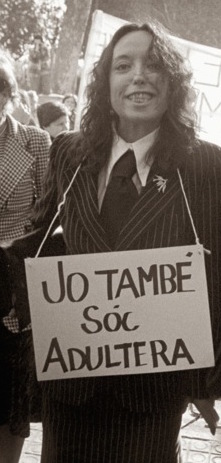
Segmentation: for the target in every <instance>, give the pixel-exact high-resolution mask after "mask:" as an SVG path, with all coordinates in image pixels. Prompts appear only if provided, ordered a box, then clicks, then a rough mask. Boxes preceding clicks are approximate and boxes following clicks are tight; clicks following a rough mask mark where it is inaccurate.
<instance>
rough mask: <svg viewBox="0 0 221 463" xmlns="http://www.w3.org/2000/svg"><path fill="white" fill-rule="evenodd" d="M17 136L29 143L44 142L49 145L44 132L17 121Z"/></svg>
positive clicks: (49, 142) (46, 134) (49, 141)
mask: <svg viewBox="0 0 221 463" xmlns="http://www.w3.org/2000/svg"><path fill="white" fill-rule="evenodd" d="M17 127H18V136H19V137H21V138H25V139H27V140H30V141H32V140H33V141H40V140H44V141H46V142H47V144H49V145H50V144H51V140H50V136H49V134H48V132H46V130H43V129H41V128H40V127H37V126H34V125H25V124H21V123H20V122H18V121H17Z"/></svg>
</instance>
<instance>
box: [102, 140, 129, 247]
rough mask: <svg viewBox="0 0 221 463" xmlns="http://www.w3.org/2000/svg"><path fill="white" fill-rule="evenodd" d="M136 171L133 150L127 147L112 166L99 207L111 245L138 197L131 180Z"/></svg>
mask: <svg viewBox="0 0 221 463" xmlns="http://www.w3.org/2000/svg"><path fill="white" fill-rule="evenodd" d="M135 172H136V160H135V156H134V152H133V151H132V150H131V149H129V150H128V151H126V153H124V154H123V156H121V158H120V159H119V160H118V161H117V162H116V164H115V165H114V167H113V170H112V175H111V180H110V182H109V184H108V186H107V189H106V193H105V195H104V199H103V204H102V207H101V213H100V217H101V221H102V225H103V227H104V229H105V230H106V232H107V235H108V237H109V243H110V245H111V246H112V247H113V246H114V244H115V242H116V239H117V236H118V235H119V233H120V230H121V228H122V226H123V225H124V222H125V219H126V218H127V216H128V214H129V212H130V210H131V209H132V207H133V205H134V204H135V202H136V201H137V199H138V192H137V189H136V187H135V185H134V183H133V181H132V177H133V175H134V174H135Z"/></svg>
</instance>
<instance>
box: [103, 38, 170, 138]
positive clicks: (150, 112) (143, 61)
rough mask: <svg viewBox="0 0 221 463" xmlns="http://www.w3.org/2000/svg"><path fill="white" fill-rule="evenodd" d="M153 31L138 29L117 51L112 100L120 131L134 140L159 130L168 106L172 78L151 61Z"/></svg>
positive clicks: (122, 40) (113, 67) (122, 41)
mask: <svg viewBox="0 0 221 463" xmlns="http://www.w3.org/2000/svg"><path fill="white" fill-rule="evenodd" d="M151 44H152V35H151V34H150V33H149V32H146V31H143V30H141V31H134V32H131V33H130V34H127V35H126V36H124V37H122V38H121V39H120V40H119V42H118V43H117V44H116V47H115V49H114V52H113V61H112V66H111V72H110V101H111V105H112V108H113V110H114V111H115V113H116V114H117V115H118V117H119V124H118V133H119V135H121V136H122V137H123V138H124V140H126V141H128V142H134V141H136V140H138V139H139V138H142V137H144V136H145V135H147V134H148V133H150V132H152V131H153V130H155V129H156V128H157V127H158V126H159V123H160V120H161V118H162V116H163V114H164V113H165V112H166V110H167V106H168V103H167V102H168V97H169V95H168V93H169V78H168V76H167V75H165V74H164V73H163V71H162V70H161V69H160V66H157V65H156V64H155V63H153V62H152V61H151Z"/></svg>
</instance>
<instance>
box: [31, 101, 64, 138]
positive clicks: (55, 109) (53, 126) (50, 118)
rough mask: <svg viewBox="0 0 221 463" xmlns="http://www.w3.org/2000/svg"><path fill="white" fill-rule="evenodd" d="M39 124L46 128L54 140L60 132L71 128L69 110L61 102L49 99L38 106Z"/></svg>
mask: <svg viewBox="0 0 221 463" xmlns="http://www.w3.org/2000/svg"><path fill="white" fill-rule="evenodd" d="M37 116H38V121H39V125H40V127H41V128H42V129H44V130H46V131H47V132H48V133H49V135H50V137H51V140H52V141H53V140H54V139H55V137H57V135H59V133H61V132H63V131H65V130H69V129H70V122H69V112H68V109H67V107H66V106H65V105H64V104H63V103H60V102H53V101H48V102H46V103H42V104H41V105H39V106H38V107H37Z"/></svg>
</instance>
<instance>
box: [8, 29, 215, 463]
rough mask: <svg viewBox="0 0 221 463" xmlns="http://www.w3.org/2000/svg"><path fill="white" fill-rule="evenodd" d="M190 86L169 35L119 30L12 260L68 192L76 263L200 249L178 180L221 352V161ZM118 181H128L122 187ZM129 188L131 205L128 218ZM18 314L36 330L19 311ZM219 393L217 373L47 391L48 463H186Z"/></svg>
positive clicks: (59, 144) (29, 246)
mask: <svg viewBox="0 0 221 463" xmlns="http://www.w3.org/2000/svg"><path fill="white" fill-rule="evenodd" d="M191 77H192V76H191V73H190V72H189V71H188V70H187V69H186V66H185V63H184V59H183V58H182V57H181V55H180V54H179V52H178V51H177V50H176V49H175V48H174V46H173V45H172V43H171V42H170V40H169V39H168V37H167V35H166V33H165V32H164V31H163V30H162V29H161V28H160V27H159V28H157V27H156V26H155V25H153V24H144V25H143V26H140V27H139V26H137V25H133V24H129V25H125V26H123V27H122V28H120V29H119V30H118V31H117V32H116V33H115V35H114V36H113V38H112V40H111V42H110V44H109V45H108V46H107V48H106V49H105V50H104V51H103V53H102V55H101V58H100V59H99V61H98V63H97V64H96V65H95V67H94V70H93V75H92V81H91V83H90V84H89V86H88V103H87V108H86V110H85V113H84V116H83V118H82V122H81V128H80V131H79V133H76V134H73V133H66V134H61V135H60V136H59V137H57V139H56V140H55V142H54V143H53V145H52V148H51V157H50V163H49V166H48V169H47V180H46V182H45V184H44V192H43V195H42V198H41V199H40V201H39V202H37V204H36V208H35V214H34V216H33V232H32V235H30V237H27V238H25V239H21V240H17V242H15V243H14V244H13V246H12V248H10V247H8V249H7V250H5V253H6V255H7V256H8V259H9V261H11V262H13V259H14V260H16V256H17V258H18V257H19V255H20V256H21V255H23V256H34V255H35V253H36V251H37V249H38V246H39V240H40V238H42V235H43V234H44V232H45V231H46V230H47V229H48V227H49V224H50V223H51V220H52V219H53V217H54V215H55V214H56V211H57V208H58V205H59V204H60V203H61V201H62V200H63V197H64V196H63V195H64V192H66V190H67V189H68V188H69V187H70V185H71V187H70V189H69V191H68V193H67V195H66V201H65V204H64V205H63V207H62V208H61V210H60V208H59V211H60V212H59V221H60V225H61V226H62V228H63V235H64V241H65V246H66V253H67V254H87V253H99V252H111V251H127V250H136V249H150V248H157V247H169V246H182V245H187V244H188V245H189V244H195V239H196V236H195V233H194V230H193V227H192V223H191V220H190V216H189V212H188V210H187V207H186V201H185V198H184V194H183V191H182V187H181V183H180V180H179V177H178V172H177V169H179V173H180V176H181V178H183V184H184V185H185V194H186V198H187V200H188V203H189V204H190V207H191V217H192V218H193V220H194V223H195V224H196V228H197V232H198V234H199V239H200V241H201V242H202V243H203V245H204V246H205V247H207V248H209V249H210V250H211V256H208V255H206V267H207V278H208V289H209V297H210V302H211V306H210V308H211V317H212V327H213V337H214V348H215V351H216V350H217V349H218V348H219V343H220V341H219V340H220V334H221V323H220V305H219V304H220V300H218V298H217V291H218V286H219V284H220V278H221V276H220V252H221V249H220V221H219V213H220V212H219V208H218V204H219V201H220V190H219V185H220V178H221V157H220V154H221V150H220V149H219V148H218V147H216V146H213V145H211V144H208V143H206V142H203V141H200V140H198V138H197V135H196V122H195V119H196V118H195V113H194V110H193V106H192V105H193V96H194V92H193V89H192V87H191ZM131 151H132V154H131ZM128 152H129V157H128ZM124 154H125V156H127V158H126V159H127V161H126V163H124V166H123V168H122V162H123V161H124V160H125V156H124ZM129 159H130V161H129ZM121 161H122V162H121ZM129 163H131V166H132V164H133V166H132V167H131V172H130V174H129V173H128V174H126V171H127V167H128V165H129ZM120 165H121V174H119V166H120ZM134 165H135V169H134ZM117 170H118V173H117V175H116V171H117ZM74 175H76V176H75V178H74ZM126 175H128V177H127V178H125V177H126ZM119 176H121V177H122V176H123V177H124V178H123V181H117V182H116V181H115V177H118V178H119ZM73 178H74V180H73ZM157 179H158V180H160V179H161V183H162V182H163V183H162V184H160V185H159V184H158V180H157ZM156 180H157V182H156ZM71 182H73V183H72V184H71ZM113 185H115V187H113ZM116 185H117V188H119V190H117V191H118V193H117V195H116ZM161 187H162V188H161ZM123 188H124V193H122V194H124V196H126V199H127V201H126V203H125V206H123V207H121V205H122V204H124V203H123V196H122V195H121V192H120V189H121V191H122V189H123ZM126 188H130V193H128V194H127V193H126V194H125V191H129V189H128V190H126ZM110 191H111V195H112V196H110V194H109V193H110ZM108 196H110V201H109V200H108ZM116 196H117V197H116ZM128 198H130V200H129V199H128ZM111 199H112V203H113V204H112V206H113V207H111V204H110V203H111ZM130 202H131V204H129V203H130ZM132 202H133V204H132ZM118 206H120V207H121V211H120V213H121V216H118V215H117V211H118ZM129 207H131V209H130V210H129ZM125 210H127V215H126V214H124V212H125ZM123 214H124V216H123ZM55 225H57V223H56V224H55ZM52 229H53V227H52ZM33 236H35V240H34V241H33ZM38 237H40V238H38ZM43 254H44V248H43ZM19 262H20V261H19V258H18V263H19ZM18 265H19V264H18ZM17 311H18V313H19V314H20V317H21V319H22V320H23V322H24V320H25V322H26V323H28V321H29V319H28V315H27V312H26V313H24V311H22V306H20V305H19V303H17ZM214 371H215V372H216V373H217V378H216V376H215V375H214ZM209 374H210V377H209ZM208 379H210V381H208ZM219 384H220V375H219V370H215V369H201V370H192V371H190V372H188V371H186V372H185V371H181V372H179V371H177V372H170V373H157V374H139V375H119V376H109V377H108V376H107V377H93V378H77V379H70V380H56V381H46V382H43V383H42V391H43V401H44V406H43V409H44V410H43V448H42V459H41V462H42V463H47V462H48V461H56V462H57V463H58V462H59V463H72V462H73V461H77V462H84V463H88V462H89V461H91V462H93V463H95V462H96V463H100V462H104V461H105V462H108V461H109V462H111V463H138V462H139V463H141V462H143V463H144V462H145V463H177V462H180V461H181V454H180V453H181V452H180V441H179V431H180V424H181V419H182V413H183V411H184V409H185V406H186V403H187V400H188V397H189V396H190V400H191V401H194V403H196V404H197V406H199V407H200V409H201V410H202V411H203V412H204V409H206V412H207V410H208V414H209V415H210V413H211V415H210V416H211V417H212V418H211V419H208V416H207V413H205V418H206V419H207V420H208V422H209V426H210V428H211V431H212V432H214V430H215V426H216V420H217V416H216V414H215V413H214V410H213V408H212V407H211V406H210V402H209V401H208V400H207V398H208V397H211V398H213V394H215V392H216V393H218V392H220V386H219ZM204 406H205V407H204ZM61 436H62V437H61Z"/></svg>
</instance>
